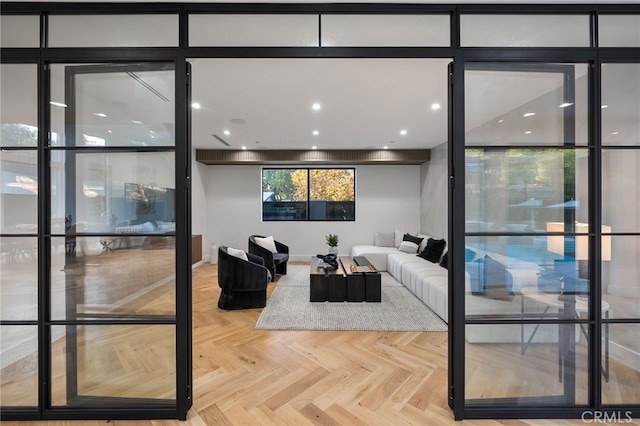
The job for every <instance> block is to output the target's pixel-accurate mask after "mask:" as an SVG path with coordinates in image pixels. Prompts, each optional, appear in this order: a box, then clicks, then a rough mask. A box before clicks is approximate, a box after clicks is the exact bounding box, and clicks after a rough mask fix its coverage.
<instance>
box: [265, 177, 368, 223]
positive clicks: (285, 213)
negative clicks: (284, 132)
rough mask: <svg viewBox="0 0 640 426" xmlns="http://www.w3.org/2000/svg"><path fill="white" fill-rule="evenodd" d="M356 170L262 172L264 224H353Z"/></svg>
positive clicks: (354, 216)
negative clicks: (292, 222) (325, 222)
mask: <svg viewBox="0 0 640 426" xmlns="http://www.w3.org/2000/svg"><path fill="white" fill-rule="evenodd" d="M355 174H356V173H355V169H353V168H351V169H263V170H262V220H268V221H273V220H326V221H353V220H355V218H356V179H355Z"/></svg>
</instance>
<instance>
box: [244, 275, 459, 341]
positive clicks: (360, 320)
mask: <svg viewBox="0 0 640 426" xmlns="http://www.w3.org/2000/svg"><path fill="white" fill-rule="evenodd" d="M256 329H257V330H366V331H447V324H446V323H445V322H444V321H442V319H440V317H439V316H438V315H436V314H435V313H434V312H433V311H432V310H431V309H429V307H428V306H427V305H425V304H424V303H423V302H422V301H421V300H420V299H418V298H417V297H416V296H414V295H413V293H411V292H410V291H409V290H407V288H406V287H405V286H403V285H402V284H401V283H400V282H398V281H397V280H396V279H395V278H393V277H392V276H391V275H389V274H388V273H387V272H382V301H381V302H380V303H366V302H364V303H347V302H314V303H311V302H309V266H308V265H289V269H288V272H287V275H284V276H281V277H280V278H279V279H278V283H277V285H276V288H275V289H274V290H273V293H272V294H271V297H270V298H269V299H268V300H267V306H266V307H265V308H264V309H263V310H262V314H261V315H260V318H258V322H257V323H256Z"/></svg>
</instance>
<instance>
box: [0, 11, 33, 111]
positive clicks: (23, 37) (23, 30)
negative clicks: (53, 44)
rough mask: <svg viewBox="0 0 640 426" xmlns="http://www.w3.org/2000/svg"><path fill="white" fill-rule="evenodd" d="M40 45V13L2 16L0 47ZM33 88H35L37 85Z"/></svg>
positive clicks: (0, 18)
mask: <svg viewBox="0 0 640 426" xmlns="http://www.w3.org/2000/svg"><path fill="white" fill-rule="evenodd" d="M39 46H40V17H39V16H38V15H2V16H0V47H3V48H4V47H39ZM3 66H4V65H3ZM4 89H5V85H4V82H3V84H2V90H4ZM23 89H24V87H23ZM33 89H35V87H34V88H33ZM0 109H1V108H0Z"/></svg>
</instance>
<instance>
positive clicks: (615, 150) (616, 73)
mask: <svg viewBox="0 0 640 426" xmlns="http://www.w3.org/2000/svg"><path fill="white" fill-rule="evenodd" d="M601 73H602V107H601V109H600V111H601V116H602V134H601V135H602V180H601V182H602V223H603V225H602V226H603V229H604V228H605V227H606V228H607V230H608V234H609V235H605V233H604V231H603V235H602V239H601V241H602V243H601V246H602V259H601V263H600V265H601V269H602V287H601V291H602V300H603V302H602V303H603V305H604V304H605V303H606V304H607V306H609V307H610V309H609V310H607V311H604V310H603V312H602V322H603V324H602V334H603V336H604V340H603V345H602V353H603V356H605V357H606V359H607V361H608V365H607V366H608V368H606V367H607V366H605V367H604V372H605V373H607V378H608V381H607V382H606V383H603V386H602V402H603V404H606V405H616V404H640V393H639V392H638V387H637V386H635V388H634V389H633V386H632V385H631V383H637V382H638V380H640V346H639V345H638V335H639V334H638V332H639V331H640V324H638V322H639V321H640V266H639V265H640V190H638V181H640V122H639V120H638V117H640V86H639V85H638V81H640V64H638V63H607V64H602V67H601ZM605 106H606V108H605ZM611 321H616V323H615V324H613V323H611Z"/></svg>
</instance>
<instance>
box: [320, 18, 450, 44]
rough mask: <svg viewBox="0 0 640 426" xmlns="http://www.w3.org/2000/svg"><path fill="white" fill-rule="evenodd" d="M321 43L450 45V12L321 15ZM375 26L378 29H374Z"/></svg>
mask: <svg viewBox="0 0 640 426" xmlns="http://www.w3.org/2000/svg"><path fill="white" fill-rule="evenodd" d="M321 19H322V46H323V47H329V46H332V47H333V46H346V47H352V46H449V45H450V44H451V35H450V30H449V26H450V18H449V15H446V14H442V15H339V14H335V15H334V14H327V15H322V17H321ZM372 28H375V31H372Z"/></svg>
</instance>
